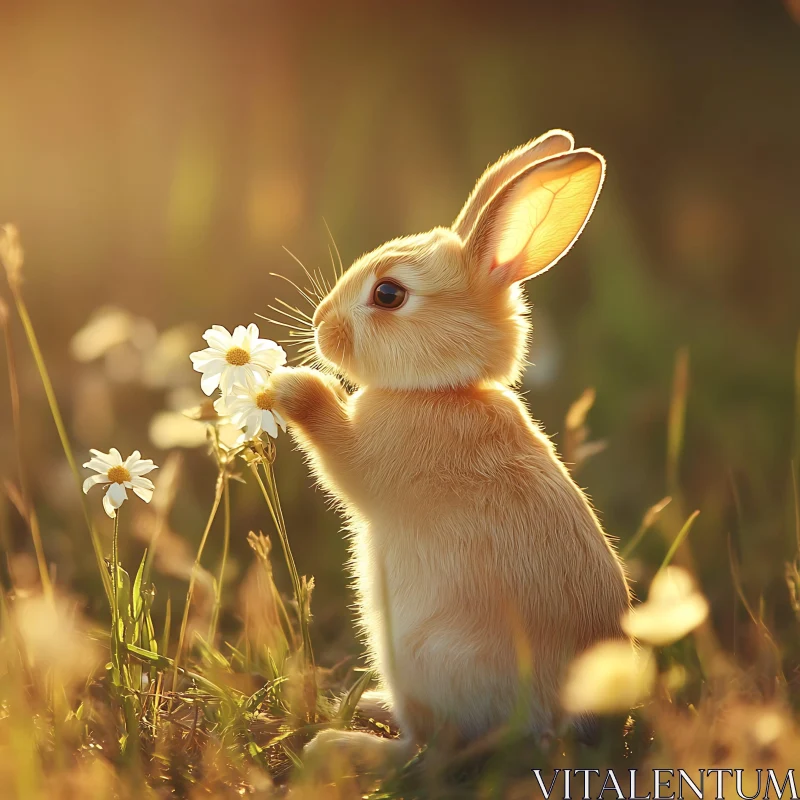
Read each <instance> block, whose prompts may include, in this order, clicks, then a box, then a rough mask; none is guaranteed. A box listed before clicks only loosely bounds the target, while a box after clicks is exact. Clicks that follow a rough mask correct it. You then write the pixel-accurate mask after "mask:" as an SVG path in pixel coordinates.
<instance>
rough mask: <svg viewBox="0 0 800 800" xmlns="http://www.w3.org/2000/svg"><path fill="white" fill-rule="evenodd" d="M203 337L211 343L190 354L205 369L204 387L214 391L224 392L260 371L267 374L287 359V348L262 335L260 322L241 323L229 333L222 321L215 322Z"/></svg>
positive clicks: (197, 366)
mask: <svg viewBox="0 0 800 800" xmlns="http://www.w3.org/2000/svg"><path fill="white" fill-rule="evenodd" d="M203 338H204V339H205V340H206V341H207V342H208V344H209V346H208V347H206V349H205V350H198V351H197V352H196V353H192V354H191V355H190V356H189V358H191V359H192V364H193V366H194V368H195V370H197V372H201V373H202V374H203V377H202V378H201V379H200V387H201V388H202V390H203V391H204V392H205V393H206V394H207V395H210V394H212V393H213V392H214V390H215V389H216V388H217V387H220V388H221V389H222V392H223V394H224V393H227V392H228V390H229V389H230V388H231V387H232V386H233V385H234V384H236V383H239V384H242V385H245V384H246V383H247V381H248V379H250V378H253V377H255V376H256V375H258V376H261V377H264V378H266V377H267V375H269V373H270V372H272V370H274V369H275V367H282V366H283V365H284V364H285V363H286V353H285V352H284V350H283V348H282V347H281V346H280V345H279V344H276V343H275V342H273V341H272V340H271V339H259V338H258V326H257V325H254V324H253V323H250V325H248V326H247V327H246V328H245V327H244V325H237V326H236V328H235V329H234V331H233V333H228V331H227V329H226V328H223V327H222V326H221V325H212V326H211V328H209V329H208V330H207V331H206V332H205V333H204V334H203Z"/></svg>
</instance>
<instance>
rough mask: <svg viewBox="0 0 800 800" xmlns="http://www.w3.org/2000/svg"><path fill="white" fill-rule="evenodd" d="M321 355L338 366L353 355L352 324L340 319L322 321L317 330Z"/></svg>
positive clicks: (316, 334)
mask: <svg viewBox="0 0 800 800" xmlns="http://www.w3.org/2000/svg"><path fill="white" fill-rule="evenodd" d="M315 336H316V340H317V350H319V353H320V355H321V356H322V357H323V358H324V359H326V360H327V361H329V362H331V363H332V364H334V365H335V366H337V367H341V366H342V364H343V363H344V362H346V361H348V360H350V358H351V357H352V350H353V335H352V330H351V328H350V325H349V324H347V323H346V322H343V321H341V320H339V319H328V320H324V321H323V322H320V323H319V324H318V325H317V327H316V331H315Z"/></svg>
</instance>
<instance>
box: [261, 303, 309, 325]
mask: <svg viewBox="0 0 800 800" xmlns="http://www.w3.org/2000/svg"><path fill="white" fill-rule="evenodd" d="M267 308H268V309H269V310H270V311H274V312H275V313H276V314H280V315H281V316H283V317H286V318H287V319H290V320H292V322H296V323H297V324H298V325H300V326H302V327H303V328H308V329H309V330H311V323H310V322H309V321H308V320H307V319H304V318H303V317H298V316H296V315H295V314H291V313H289V312H288V311H282V310H281V309H280V308H277V307H276V306H267Z"/></svg>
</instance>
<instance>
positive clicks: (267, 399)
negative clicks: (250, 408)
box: [256, 389, 275, 411]
mask: <svg viewBox="0 0 800 800" xmlns="http://www.w3.org/2000/svg"><path fill="white" fill-rule="evenodd" d="M274 401H275V395H274V393H273V392H272V391H271V390H270V389H264V391H263V392H260V393H259V394H257V395H256V405H257V406H258V407H259V408H260V409H261V410H262V411H272V404H273V402H274Z"/></svg>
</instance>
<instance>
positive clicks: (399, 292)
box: [372, 281, 408, 308]
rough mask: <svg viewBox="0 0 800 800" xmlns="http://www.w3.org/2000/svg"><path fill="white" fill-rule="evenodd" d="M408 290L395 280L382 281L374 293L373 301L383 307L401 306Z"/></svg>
mask: <svg viewBox="0 0 800 800" xmlns="http://www.w3.org/2000/svg"><path fill="white" fill-rule="evenodd" d="M407 294H408V292H406V290H405V289H404V288H403V287H402V286H400V284H398V283H394V282H393V281H381V282H380V283H379V284H378V285H377V286H376V287H375V290H374V291H373V293H372V302H373V303H375V305H376V306H380V307H381V308H400V306H401V305H403V303H404V302H405V299H406V295H407Z"/></svg>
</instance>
